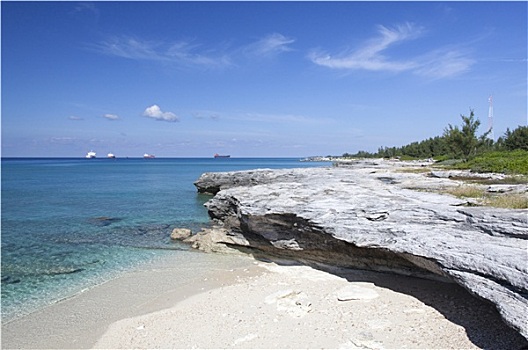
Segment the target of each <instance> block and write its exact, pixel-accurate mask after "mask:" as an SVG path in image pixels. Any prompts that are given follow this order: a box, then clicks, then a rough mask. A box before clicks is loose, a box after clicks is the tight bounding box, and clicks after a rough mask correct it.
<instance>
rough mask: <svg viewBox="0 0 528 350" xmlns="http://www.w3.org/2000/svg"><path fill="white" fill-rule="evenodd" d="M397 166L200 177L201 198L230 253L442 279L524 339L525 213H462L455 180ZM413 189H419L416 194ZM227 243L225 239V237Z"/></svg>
mask: <svg viewBox="0 0 528 350" xmlns="http://www.w3.org/2000/svg"><path fill="white" fill-rule="evenodd" d="M399 167H400V165H399V164H391V163H383V162H382V163H370V164H365V163H363V164H356V165H349V166H346V167H333V168H305V169H289V170H267V169H266V170H255V171H240V172H228V173H214V174H212V173H209V174H204V175H202V176H201V177H200V179H199V180H198V181H197V182H196V183H195V185H196V187H197V188H198V191H200V192H210V193H213V194H216V195H215V196H214V197H213V198H212V199H211V200H209V201H208V202H207V203H206V204H205V205H206V207H207V208H208V210H209V214H210V216H211V218H213V219H215V220H217V221H218V222H220V223H222V225H223V229H224V230H225V232H228V233H229V234H228V236H229V238H228V239H225V240H222V238H218V237H217V241H220V242H222V241H224V243H225V244H227V245H229V246H245V247H251V248H253V249H256V250H258V251H260V252H264V253H266V254H274V255H280V256H284V257H290V258H295V259H298V260H301V261H302V260H305V261H310V262H320V263H325V264H333V265H337V266H342V267H355V268H364V269H371V270H377V271H387V272H395V273H400V274H406V275H413V276H420V277H427V278H438V279H443V280H446V281H452V282H455V283H458V284H460V285H462V286H463V287H465V288H466V289H467V290H469V291H470V292H471V293H472V294H474V295H476V296H478V297H480V298H483V299H485V300H488V301H490V302H492V303H494V304H495V305H496V307H497V309H498V311H499V312H500V314H501V315H502V317H503V319H504V321H505V322H506V323H507V324H508V325H510V326H511V327H513V328H514V329H516V330H517V331H519V332H520V333H521V334H522V335H523V336H524V337H525V338H527V339H528V327H527V316H526V315H528V299H527V298H528V268H527V251H526V249H527V240H528V222H527V221H528V211H527V210H506V209H496V208H489V207H466V206H464V204H466V202H465V201H463V200H459V199H457V198H455V197H452V196H449V195H441V194H437V193H434V191H432V190H436V189H439V188H445V187H449V186H453V181H452V180H450V179H449V178H441V177H440V178H438V177H431V176H427V175H426V174H425V173H413V172H400V171H399ZM416 189H420V191H417V190H416ZM226 237H227V236H226Z"/></svg>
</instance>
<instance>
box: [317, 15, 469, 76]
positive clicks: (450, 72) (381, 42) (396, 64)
mask: <svg viewBox="0 0 528 350" xmlns="http://www.w3.org/2000/svg"><path fill="white" fill-rule="evenodd" d="M378 33H379V36H378V37H376V38H373V39H371V40H369V41H367V42H366V43H365V44H364V45H363V46H361V47H360V48H358V49H356V50H353V51H348V52H344V53H340V54H337V55H336V56H332V55H330V54H328V53H326V52H321V51H312V52H311V53H310V54H309V56H308V57H309V58H310V59H311V60H312V62H313V63H315V64H317V65H320V66H324V67H328V68H332V69H348V70H368V71H389V72H404V71H411V72H414V73H415V74H417V75H421V76H425V77H429V78H448V77H452V76H456V75H459V74H461V73H464V72H466V71H467V70H468V69H469V68H470V67H471V65H472V64H473V63H474V60H473V59H471V58H469V57H467V55H466V54H464V53H463V52H461V51H460V50H456V49H447V48H444V49H435V50H433V51H431V52H429V53H425V54H423V55H421V56H411V57H406V58H404V59H403V60H396V59H391V58H390V57H387V56H386V55H384V54H383V53H384V52H385V51H386V50H387V49H389V48H391V47H393V46H394V45H396V44H399V43H401V42H403V41H408V40H414V39H416V38H419V37H421V36H422V35H423V33H424V29H423V28H421V27H417V26H415V25H413V24H411V23H406V24H404V25H400V26H397V27H395V28H387V27H385V26H379V27H378Z"/></svg>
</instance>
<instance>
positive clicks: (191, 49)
mask: <svg viewBox="0 0 528 350" xmlns="http://www.w3.org/2000/svg"><path fill="white" fill-rule="evenodd" d="M294 42H295V39H293V38H289V37H286V36H284V35H282V34H279V33H273V34H269V35H266V36H264V37H263V38H261V39H259V40H257V41H255V42H252V43H249V44H246V45H240V46H238V47H229V46H228V45H222V44H219V45H215V46H212V47H208V46H207V45H204V44H200V43H199V42H197V41H196V40H179V41H152V40H144V39H141V38H137V37H131V36H111V37H108V38H107V39H105V40H103V41H100V42H98V43H95V44H90V45H88V46H87V48H88V49H91V50H94V51H96V52H99V53H102V54H105V55H110V56H115V57H121V58H127V59H131V60H138V61H152V62H161V63H167V64H175V65H178V66H183V67H201V68H207V69H219V68H227V67H231V66H234V65H236V63H237V61H238V60H240V59H242V56H244V58H245V59H247V58H248V56H250V57H255V56H256V57H269V56H276V55H279V54H281V53H283V52H288V51H292V50H293V49H292V47H291V44H292V43H294Z"/></svg>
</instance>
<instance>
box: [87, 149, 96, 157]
mask: <svg viewBox="0 0 528 350" xmlns="http://www.w3.org/2000/svg"><path fill="white" fill-rule="evenodd" d="M95 156H96V154H95V152H94V151H90V152H88V153H86V158H88V159H92V158H95Z"/></svg>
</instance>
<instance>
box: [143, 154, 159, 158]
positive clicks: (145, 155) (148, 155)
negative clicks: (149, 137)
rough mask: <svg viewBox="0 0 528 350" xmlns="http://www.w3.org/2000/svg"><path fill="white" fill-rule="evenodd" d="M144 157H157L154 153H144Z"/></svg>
mask: <svg viewBox="0 0 528 350" xmlns="http://www.w3.org/2000/svg"><path fill="white" fill-rule="evenodd" d="M143 158H147V159H148V158H156V156H155V155H153V154H148V153H145V154H144V155H143Z"/></svg>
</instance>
